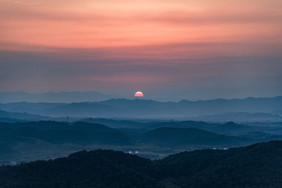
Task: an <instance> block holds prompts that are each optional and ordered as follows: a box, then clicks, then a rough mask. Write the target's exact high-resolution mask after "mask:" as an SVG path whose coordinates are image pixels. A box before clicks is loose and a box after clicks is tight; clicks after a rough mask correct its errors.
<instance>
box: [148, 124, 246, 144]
mask: <svg viewBox="0 0 282 188" xmlns="http://www.w3.org/2000/svg"><path fill="white" fill-rule="evenodd" d="M143 142H144V143H146V144H152V145H158V146H162V147H183V146H197V147H199V146H209V147H213V146H214V147H215V146H216V147H219V146H220V147H230V146H232V145H237V146H238V145H240V144H246V143H248V142H250V140H247V139H245V138H239V137H232V136H225V135H220V134H216V133H212V132H208V131H205V130H201V129H196V128H172V127H162V128H158V129H154V130H152V131H149V132H147V133H145V134H144V135H143Z"/></svg>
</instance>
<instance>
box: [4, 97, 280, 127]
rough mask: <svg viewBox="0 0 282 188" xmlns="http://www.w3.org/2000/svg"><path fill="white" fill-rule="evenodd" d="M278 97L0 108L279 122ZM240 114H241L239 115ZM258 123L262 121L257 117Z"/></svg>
mask: <svg viewBox="0 0 282 188" xmlns="http://www.w3.org/2000/svg"><path fill="white" fill-rule="evenodd" d="M281 108H282V97H274V98H246V99H231V100H226V99H215V100H207V101H180V102H159V101H154V100H145V99H135V100H130V99H110V100H106V101H100V102H79V103H28V102H20V103H1V104H0V109H1V110H4V111H8V112H18V113H31V114H38V115H42V116H51V117H62V116H64V117H66V116H70V117H103V118H147V119H157V118H163V119H169V118H175V119H176V118H178V119H179V118H184V119H185V118H197V117H198V119H201V117H203V118H202V119H205V118H206V119H207V118H210V119H212V117H211V116H213V117H217V118H215V119H217V120H218V121H221V120H222V119H224V118H225V120H227V119H226V117H227V116H224V117H221V118H220V114H228V113H231V114H232V113H239V115H237V117H238V116H240V117H242V118H241V119H240V121H244V118H243V114H245V115H246V116H245V117H246V118H245V119H246V121H248V120H247V118H248V117H250V116H251V115H252V116H251V117H252V119H255V118H256V117H261V114H262V113H263V114H264V118H265V119H266V120H267V119H268V118H269V119H275V118H276V120H278V121H279V120H281V113H280V111H281ZM240 113H241V114H240ZM256 114H257V115H256ZM260 120H263V118H261V119H260Z"/></svg>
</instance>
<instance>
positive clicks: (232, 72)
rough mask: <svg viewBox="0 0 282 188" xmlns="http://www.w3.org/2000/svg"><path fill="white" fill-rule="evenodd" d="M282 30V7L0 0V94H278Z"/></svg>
mask: <svg viewBox="0 0 282 188" xmlns="http://www.w3.org/2000/svg"><path fill="white" fill-rule="evenodd" d="M281 33H282V1H281V0H99V1H98V0H0V60H1V64H0V76H1V79H0V84H1V87H0V90H3V91H6V90H7V91H8V90H26V91H50V90H99V91H107V92H110V93H111V92H116V93H117V92H120V93H121V95H124V94H126V93H127V94H128V93H130V92H133V91H135V90H142V89H144V90H146V92H155V93H160V92H161V91H163V92H161V93H166V92H171V93H172V94H171V96H173V95H179V96H180V95H181V96H182V95H184V94H187V96H186V97H191V98H193V97H194V98H197V97H199V98H211V97H221V96H222V97H226V96H230V97H232V96H234V97H244V96H254V95H256V94H259V95H260V96H271V95H279V94H281V92H282V86H281V84H280V81H281V79H282V74H281V72H282V65H281V60H282V55H281V54H282V34H281ZM279 80H280V81H279ZM207 90H208V91H209V92H206V91H207ZM164 91H165V92H164ZM173 92H174V93H173ZM188 95H189V96H188ZM146 96H148V95H147V94H146ZM155 96H158V94H156V95H155Z"/></svg>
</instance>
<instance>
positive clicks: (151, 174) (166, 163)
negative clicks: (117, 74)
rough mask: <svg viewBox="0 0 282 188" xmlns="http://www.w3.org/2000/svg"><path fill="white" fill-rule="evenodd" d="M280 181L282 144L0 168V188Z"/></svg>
mask: <svg viewBox="0 0 282 188" xmlns="http://www.w3.org/2000/svg"><path fill="white" fill-rule="evenodd" d="M281 177H282V142H281V141H271V142H268V143H260V144H254V145H251V146H247V147H241V148H234V149H229V150H198V151H193V152H183V153H179V154H175V155H171V156H169V157H166V158H164V159H162V160H157V161H150V160H148V159H144V158H141V157H138V156H136V155H130V154H125V153H122V152H117V151H109V150H96V151H90V152H86V151H82V152H78V153H74V154H71V155H69V156H68V157H66V158H59V159H55V160H49V161H37V162H31V163H27V164H21V165H18V166H2V167H0V187H1V188H12V187H13V188H18V187H19V188H22V187H30V188H32V187H41V188H44V187H48V188H49V187H61V188H69V187H81V188H86V187H87V188H88V187H200V188H201V187H205V188H206V187H217V188H221V187H224V188H226V187H250V188H257V187H282V179H281Z"/></svg>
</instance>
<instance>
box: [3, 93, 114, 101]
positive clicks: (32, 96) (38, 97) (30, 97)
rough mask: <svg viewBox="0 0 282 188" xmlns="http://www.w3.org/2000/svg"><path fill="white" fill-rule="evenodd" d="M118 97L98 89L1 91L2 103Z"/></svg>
mask: <svg viewBox="0 0 282 188" xmlns="http://www.w3.org/2000/svg"><path fill="white" fill-rule="evenodd" d="M111 98H116V96H114V95H109V94H104V93H101V92H98V91H61V92H43V93H29V92H24V91H18V92H0V103H10V102H53V103H54V102H58V103H69V102H85V101H101V100H107V99H111Z"/></svg>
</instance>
